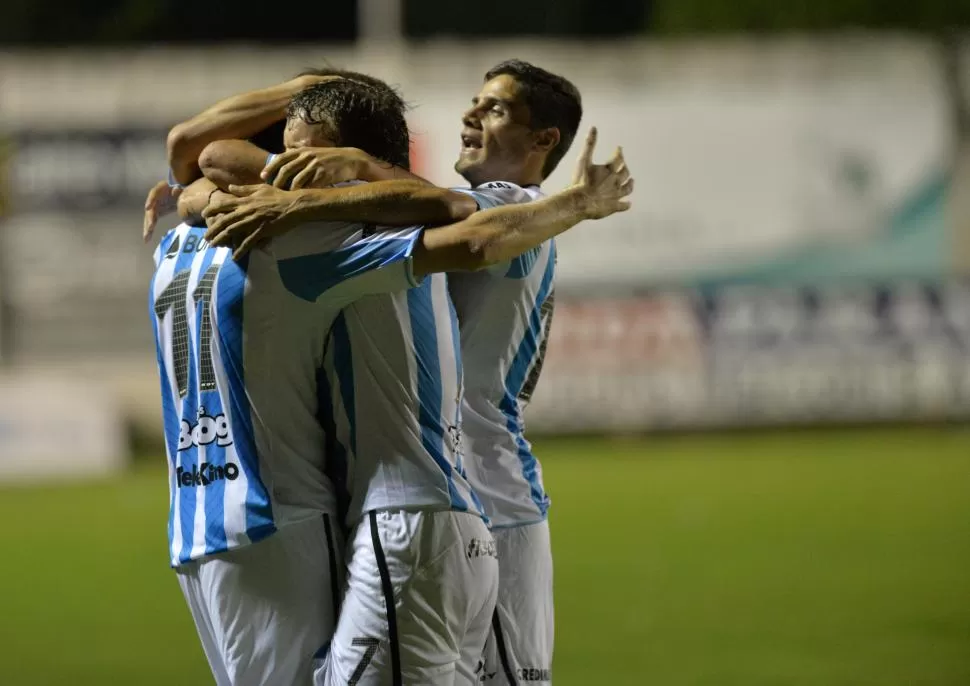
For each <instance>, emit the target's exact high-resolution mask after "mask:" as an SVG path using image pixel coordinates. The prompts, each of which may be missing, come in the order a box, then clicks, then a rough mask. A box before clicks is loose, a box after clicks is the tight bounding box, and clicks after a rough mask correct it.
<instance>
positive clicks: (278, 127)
mask: <svg viewBox="0 0 970 686" xmlns="http://www.w3.org/2000/svg"><path fill="white" fill-rule="evenodd" d="M296 76H297V77H300V76H339V77H341V78H344V79H350V80H351V81H356V82H358V83H362V84H364V85H367V86H371V87H373V88H376V89H378V90H381V91H384V92H385V93H386V95H387V97H388V98H389V99H391V100H395V99H396V101H397V102H396V106H398V107H400V108H401V110H402V111H407V107H408V106H407V103H405V102H404V99H403V98H402V97H401V94H400V92H398V91H397V90H396V89H394V88H392V87H391V86H389V85H388V84H386V83H384V82H383V81H381V80H380V79H378V78H376V77H374V76H370V75H368V74H362V73H361V72H359V71H350V70H349V69H338V68H336V67H331V66H329V65H325V66H323V67H312V68H308V69H304V70H303V71H301V72H300V73H299V74H297V75H296ZM285 129H286V120H285V119H280V120H279V121H277V122H273V123H272V124H270V125H269V126H267V127H266V128H265V129H263V130H262V131H260V132H259V133H257V134H256V135H254V136H252V137H251V138H249V139H248V140H249V142H250V143H252V144H253V145H255V146H256V147H258V148H262V149H263V150H265V151H266V152H271V153H275V154H279V153H281V152H283V151H284V150H285V149H286V146H285V145H284V144H283V131H284V130H285Z"/></svg>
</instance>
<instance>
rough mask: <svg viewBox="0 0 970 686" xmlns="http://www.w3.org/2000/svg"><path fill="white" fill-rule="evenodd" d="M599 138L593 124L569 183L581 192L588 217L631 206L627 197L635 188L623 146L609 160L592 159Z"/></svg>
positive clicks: (600, 216) (584, 210) (598, 216)
mask: <svg viewBox="0 0 970 686" xmlns="http://www.w3.org/2000/svg"><path fill="white" fill-rule="evenodd" d="M596 138H597V132H596V127H595V126H594V127H593V128H591V129H590V130H589V135H588V136H586V143H585V144H584V146H583V151H582V153H580V155H579V160H578V161H577V163H576V171H575V173H574V174H573V183H572V186H571V187H570V188H571V189H572V190H575V191H577V192H578V193H579V194H580V197H581V203H582V209H583V213H584V214H585V215H586V216H587V218H589V219H602V218H603V217H608V216H610V215H611V214H614V213H616V212H626V211H627V210H628V209H630V201H629V200H628V197H629V195H630V194H631V193H632V192H633V178H632V177H631V176H630V170H629V169H628V168H627V166H626V161H625V160H624V159H623V150H622V149H621V148H617V149H616V151H615V152H614V153H613V157H611V158H610V159H609V161H608V162H607V163H606V164H594V163H593V150H594V149H595V148H596Z"/></svg>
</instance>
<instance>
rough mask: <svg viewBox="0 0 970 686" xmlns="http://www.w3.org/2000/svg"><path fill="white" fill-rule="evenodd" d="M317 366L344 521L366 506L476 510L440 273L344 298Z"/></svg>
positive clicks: (458, 370)
mask: <svg viewBox="0 0 970 686" xmlns="http://www.w3.org/2000/svg"><path fill="white" fill-rule="evenodd" d="M325 368H326V370H327V377H328V381H329V383H330V387H331V400H332V402H333V409H334V413H333V418H334V435H335V436H336V438H337V445H336V446H335V448H336V450H335V451H334V454H337V455H340V458H339V459H340V461H342V462H343V466H342V468H341V472H342V474H344V475H346V483H345V484H343V485H345V487H346V490H347V494H348V497H349V502H347V503H342V504H341V505H342V506H345V507H346V510H347V512H346V523H347V525H348V526H353V525H354V524H355V522H356V521H357V520H358V519H359V518H360V517H361V515H363V514H364V513H365V512H368V511H370V510H387V509H411V510H455V511H460V512H472V513H474V514H478V515H481V516H482V517H483V518H484V511H483V509H482V506H481V502H480V501H479V500H478V498H477V496H476V495H475V494H474V492H473V490H472V489H471V487H470V486H469V484H468V481H467V478H466V476H465V472H464V467H463V465H462V454H461V432H460V428H459V427H460V419H461V418H460V412H461V396H462V364H461V346H460V339H459V335H458V322H457V320H456V318H455V310H454V308H453V307H452V304H451V300H450V299H449V297H448V288H447V278H446V277H445V275H444V274H432V275H430V276H427V277H425V279H424V280H423V281H422V282H421V284H420V285H419V286H418V287H417V288H412V289H411V290H408V291H401V292H398V293H392V294H382V295H371V296H367V297H364V298H360V299H359V300H357V301H355V302H354V303H353V304H352V305H349V306H347V307H345V308H344V310H343V312H341V313H340V315H339V316H338V317H337V320H336V321H335V322H334V326H333V329H332V331H331V335H330V339H329V341H328V345H327V358H326V361H325ZM334 462H335V463H336V462H337V460H336V459H335V460H334ZM335 480H336V481H338V483H342V482H343V481H344V479H335ZM342 509H343V507H342Z"/></svg>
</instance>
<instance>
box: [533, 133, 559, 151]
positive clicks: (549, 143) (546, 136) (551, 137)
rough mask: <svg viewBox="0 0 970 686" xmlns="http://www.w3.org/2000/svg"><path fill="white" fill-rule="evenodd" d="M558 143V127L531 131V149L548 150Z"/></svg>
mask: <svg viewBox="0 0 970 686" xmlns="http://www.w3.org/2000/svg"><path fill="white" fill-rule="evenodd" d="M557 145H559V129H557V128H555V127H553V128H550V129H540V130H539V131H536V132H534V133H533V138H532V149H533V150H534V151H536V152H549V151H550V150H552V149H553V148H554V147H556V146H557Z"/></svg>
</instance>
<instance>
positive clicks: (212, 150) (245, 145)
mask: <svg viewBox="0 0 970 686" xmlns="http://www.w3.org/2000/svg"><path fill="white" fill-rule="evenodd" d="M272 157H273V156H272V155H270V154H269V153H268V152H267V151H265V150H263V149H262V148H260V147H259V146H258V145H254V144H253V143H250V142H249V141H244V140H239V139H230V140H220V141H213V142H212V143H209V144H208V145H207V146H205V148H203V149H202V153H201V154H200V155H199V168H200V169H201V170H202V174H203V175H204V176H205V178H207V179H209V181H211V182H212V183H214V184H215V185H216V186H218V187H219V188H220V189H222V190H224V191H227V190H229V186H245V185H249V184H256V183H262V181H261V180H260V178H259V174H260V172H261V171H262V169H263V167H264V166H265V165H266V163H267V161H269V160H271V159H272Z"/></svg>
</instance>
